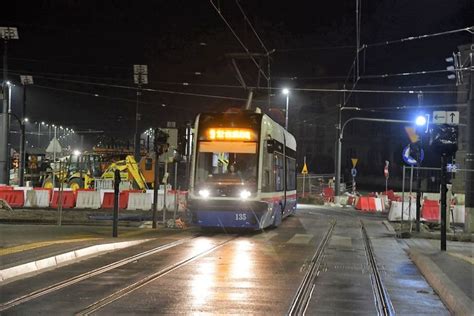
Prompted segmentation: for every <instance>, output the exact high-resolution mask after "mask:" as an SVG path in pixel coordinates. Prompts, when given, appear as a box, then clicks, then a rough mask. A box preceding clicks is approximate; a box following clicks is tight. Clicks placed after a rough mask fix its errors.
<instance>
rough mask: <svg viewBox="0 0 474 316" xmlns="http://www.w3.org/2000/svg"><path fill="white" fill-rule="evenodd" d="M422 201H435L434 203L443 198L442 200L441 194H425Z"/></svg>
mask: <svg viewBox="0 0 474 316" xmlns="http://www.w3.org/2000/svg"><path fill="white" fill-rule="evenodd" d="M421 199H422V200H425V199H426V200H433V201H439V200H440V199H441V198H440V194H439V193H423V194H422V196H421Z"/></svg>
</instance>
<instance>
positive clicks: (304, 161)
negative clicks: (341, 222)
mask: <svg viewBox="0 0 474 316" xmlns="http://www.w3.org/2000/svg"><path fill="white" fill-rule="evenodd" d="M303 166H306V156H304V158H303ZM305 182H306V172H303V197H304V189H305V188H304V184H305Z"/></svg>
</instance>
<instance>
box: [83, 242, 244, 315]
mask: <svg viewBox="0 0 474 316" xmlns="http://www.w3.org/2000/svg"><path fill="white" fill-rule="evenodd" d="M236 238H238V236H234V237H232V238H230V239H228V240H226V241H223V242H221V243H219V244H218V245H216V246H214V247H212V248H210V249H208V250H206V251H203V252H201V253H198V254H196V255H194V256H191V257H189V258H187V259H184V260H181V261H179V262H177V263H175V264H172V265H170V266H168V267H166V268H164V269H162V270H160V271H157V272H155V273H153V274H151V275H149V276H147V277H145V278H143V279H141V280H139V281H137V282H135V283H132V284H130V285H128V286H126V287H124V288H122V289H120V290H118V291H115V292H114V293H112V294H110V295H108V296H106V297H104V298H102V299H100V300H98V301H96V302H95V303H92V304H90V305H89V306H87V307H86V308H85V309H83V310H81V311H79V312H77V313H75V315H81V316H82V315H90V314H92V313H94V312H96V311H98V310H100V309H102V308H103V307H105V306H107V305H109V304H111V303H113V302H115V301H116V300H118V299H120V298H122V297H124V296H125V295H128V294H130V293H132V292H133V291H135V290H138V289H139V288H141V287H143V286H145V285H147V284H148V283H151V282H153V281H155V280H157V279H159V278H161V277H163V276H165V275H166V274H168V273H170V272H172V271H174V270H177V269H179V268H181V267H183V266H184V265H186V264H188V263H191V262H192V261H194V260H196V259H199V258H201V257H203V256H205V255H207V254H209V253H211V252H213V251H215V250H217V249H219V248H220V247H222V246H224V245H225V244H227V243H229V242H231V241H233V240H235V239H236Z"/></svg>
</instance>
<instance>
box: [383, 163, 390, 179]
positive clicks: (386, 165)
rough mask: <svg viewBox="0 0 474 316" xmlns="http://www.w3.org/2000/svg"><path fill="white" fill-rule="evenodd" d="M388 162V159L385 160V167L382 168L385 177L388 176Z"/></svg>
mask: <svg viewBox="0 0 474 316" xmlns="http://www.w3.org/2000/svg"><path fill="white" fill-rule="evenodd" d="M389 164H390V162H389V161H388V160H385V167H384V168H383V174H384V176H385V178H388V166H389Z"/></svg>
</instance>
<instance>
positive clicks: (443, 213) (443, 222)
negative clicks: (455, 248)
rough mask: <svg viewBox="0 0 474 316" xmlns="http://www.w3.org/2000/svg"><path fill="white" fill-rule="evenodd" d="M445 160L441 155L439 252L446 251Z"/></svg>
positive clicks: (443, 155)
mask: <svg viewBox="0 0 474 316" xmlns="http://www.w3.org/2000/svg"><path fill="white" fill-rule="evenodd" d="M446 163H447V158H446V154H442V155H441V251H446V191H447V187H446V183H447V170H446Z"/></svg>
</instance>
